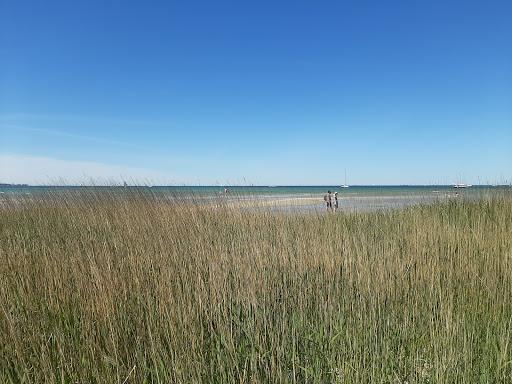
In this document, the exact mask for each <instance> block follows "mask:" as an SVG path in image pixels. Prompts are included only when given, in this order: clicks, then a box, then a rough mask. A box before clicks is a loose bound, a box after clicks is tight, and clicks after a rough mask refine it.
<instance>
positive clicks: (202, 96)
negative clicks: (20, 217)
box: [0, 0, 512, 185]
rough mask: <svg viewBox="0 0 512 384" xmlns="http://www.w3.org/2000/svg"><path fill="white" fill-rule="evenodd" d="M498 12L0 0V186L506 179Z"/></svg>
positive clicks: (503, 11) (510, 102) (440, 6)
mask: <svg viewBox="0 0 512 384" xmlns="http://www.w3.org/2000/svg"><path fill="white" fill-rule="evenodd" d="M511 15H512V2H510V1H505V0H504V1H483V0H482V1H471V0H466V1H437V0H435V1H410V0H401V1H393V0H391V1H365V0H362V1H361V0H357V1H356V0H352V1H343V0H338V1H251V2H246V1H223V0H221V1H201V2H199V1H189V0H187V1H179V2H178V1H161V2H159V1H151V2H148V1H93V0H88V1H68V0H66V1H52V0H48V1H35V0H34V1H22V0H20V1H9V0H0V23H1V24H0V182H2V181H3V182H28V183H34V182H43V183H48V180H49V179H55V178H57V177H62V178H64V179H66V180H73V181H75V180H78V179H80V178H83V177H93V178H96V177H112V178H116V177H125V178H134V179H139V180H140V179H144V178H145V179H146V180H151V181H153V182H155V183H171V182H172V183H177V184H184V183H185V184H203V185H205V184H223V183H230V184H238V183H252V184H280V185H283V184H285V185H286V184H338V183H341V182H343V178H344V176H343V175H344V169H347V172H348V178H349V180H348V181H349V183H351V184H423V183H452V182H456V181H462V182H468V183H476V182H478V178H480V180H481V181H482V182H484V181H490V182H500V181H505V180H507V181H510V180H512V45H511V37H512V22H511Z"/></svg>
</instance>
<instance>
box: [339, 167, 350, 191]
mask: <svg viewBox="0 0 512 384" xmlns="http://www.w3.org/2000/svg"><path fill="white" fill-rule="evenodd" d="M348 187H349V185H348V184H347V170H346V169H345V184H343V185H341V186H340V188H348Z"/></svg>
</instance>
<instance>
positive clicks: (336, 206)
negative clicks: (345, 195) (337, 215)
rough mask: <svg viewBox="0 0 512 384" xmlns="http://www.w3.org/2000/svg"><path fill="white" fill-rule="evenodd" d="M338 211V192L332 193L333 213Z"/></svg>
mask: <svg viewBox="0 0 512 384" xmlns="http://www.w3.org/2000/svg"><path fill="white" fill-rule="evenodd" d="M337 210H338V192H334V212H336V211H337Z"/></svg>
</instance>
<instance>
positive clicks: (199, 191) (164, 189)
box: [0, 185, 508, 196]
mask: <svg viewBox="0 0 512 384" xmlns="http://www.w3.org/2000/svg"><path fill="white" fill-rule="evenodd" d="M121 188H125V187H119V186H118V187H110V186H108V187H106V186H93V187H90V186H0V193H3V194H11V195H13V194H14V195H23V194H41V193H48V192H63V191H73V190H75V191H76V190H84V191H85V190H96V191H101V190H108V189H111V190H118V189H121ZM128 188H129V189H137V190H148V191H151V192H153V193H164V194H165V193H171V194H180V195H181V194H184V195H186V194H194V195H199V196H208V195H212V196H215V195H224V194H225V189H227V190H228V191H227V194H228V195H229V194H231V195H238V196H284V195H286V196H304V195H323V194H325V193H326V192H327V191H328V190H330V191H331V192H335V191H337V192H338V194H339V195H344V196H404V195H425V194H431V193H455V192H459V193H464V194H475V193H477V194H478V193H482V192H486V191H491V190H497V189H507V188H508V187H507V186H504V187H493V186H490V185H478V186H471V187H469V188H463V189H462V188H461V189H454V188H453V187H452V186H451V185H421V186H417V185H414V186H410V185H397V186H378V185H371V186H370V185H356V186H350V187H349V188H341V187H340V186H335V185H322V186H318V185H315V186H308V185H304V186H151V187H149V186H140V187H139V186H138V187H132V186H129V187H128Z"/></svg>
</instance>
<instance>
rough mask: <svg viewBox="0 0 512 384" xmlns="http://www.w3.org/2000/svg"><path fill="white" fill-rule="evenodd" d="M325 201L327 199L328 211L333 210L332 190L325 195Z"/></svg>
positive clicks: (326, 206)
mask: <svg viewBox="0 0 512 384" xmlns="http://www.w3.org/2000/svg"><path fill="white" fill-rule="evenodd" d="M324 201H325V208H326V209H327V211H330V210H332V196H331V191H327V193H326V194H325V195H324Z"/></svg>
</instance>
